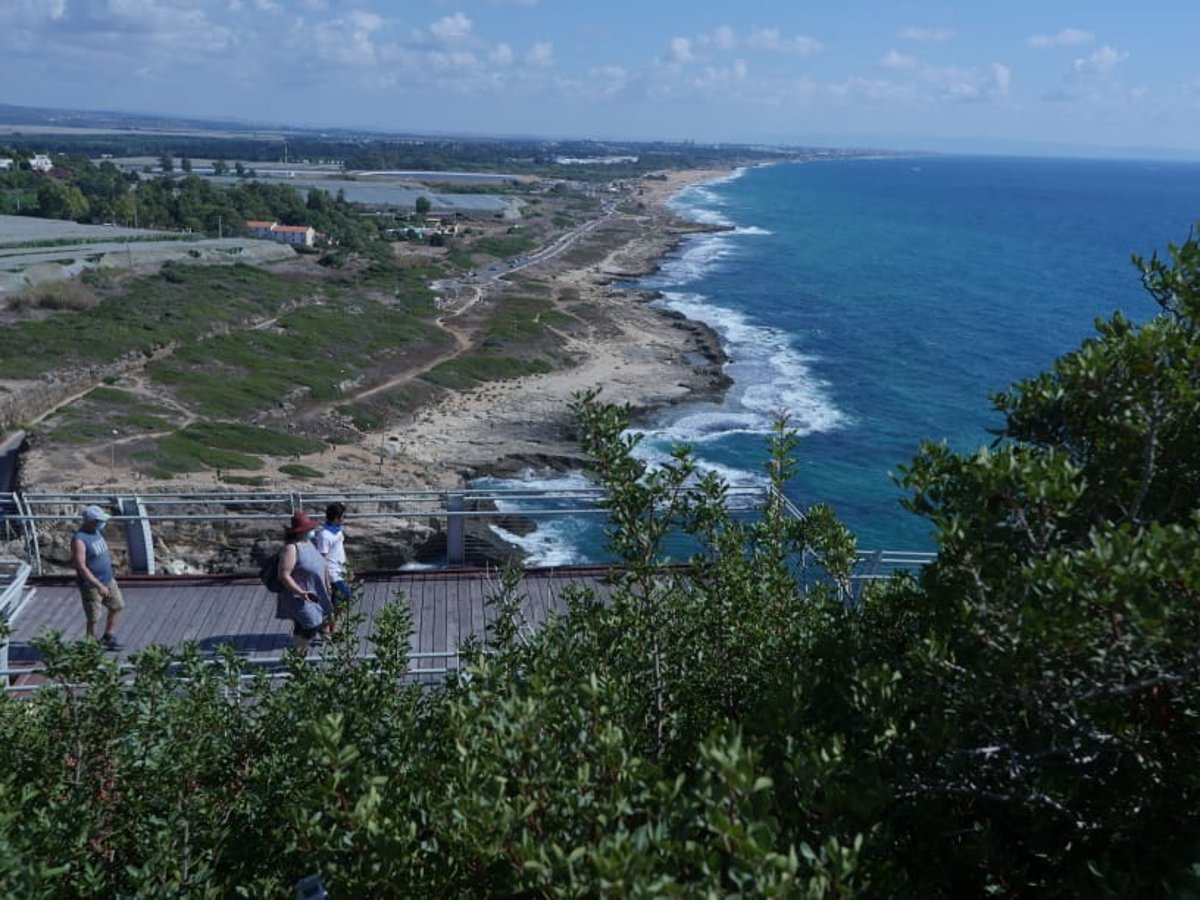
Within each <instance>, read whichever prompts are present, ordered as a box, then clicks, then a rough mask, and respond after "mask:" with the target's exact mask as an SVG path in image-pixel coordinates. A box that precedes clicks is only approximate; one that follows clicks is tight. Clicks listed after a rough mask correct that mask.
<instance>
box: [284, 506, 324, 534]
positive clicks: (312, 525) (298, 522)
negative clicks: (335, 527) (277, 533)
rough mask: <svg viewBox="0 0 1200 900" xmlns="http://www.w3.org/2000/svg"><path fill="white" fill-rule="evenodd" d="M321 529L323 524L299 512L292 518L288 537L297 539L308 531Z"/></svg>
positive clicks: (288, 528)
mask: <svg viewBox="0 0 1200 900" xmlns="http://www.w3.org/2000/svg"><path fill="white" fill-rule="evenodd" d="M320 527H321V523H320V522H318V521H317V520H316V519H314V518H313V517H312V516H310V515H309V514H308V513H305V512H298V513H296V514H295V515H294V516H292V521H291V522H290V523H289V524H288V527H287V535H288V537H296V536H297V535H301V534H304V533H305V532H307V531H315V530H316V529H318V528H320Z"/></svg>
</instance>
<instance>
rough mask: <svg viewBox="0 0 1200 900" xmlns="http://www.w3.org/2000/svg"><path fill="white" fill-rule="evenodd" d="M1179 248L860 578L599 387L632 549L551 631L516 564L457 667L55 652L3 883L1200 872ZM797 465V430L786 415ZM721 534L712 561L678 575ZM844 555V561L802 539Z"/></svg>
mask: <svg viewBox="0 0 1200 900" xmlns="http://www.w3.org/2000/svg"><path fill="white" fill-rule="evenodd" d="M1172 253H1173V258H1172V260H1171V263H1170V265H1166V264H1163V263H1161V262H1159V261H1158V260H1152V261H1151V262H1150V263H1149V264H1146V265H1143V270H1144V273H1145V280H1146V283H1147V287H1148V288H1149V289H1150V290H1151V292H1152V293H1153V294H1154V296H1155V297H1156V298H1157V299H1158V300H1159V302H1160V303H1161V304H1162V307H1163V313H1162V315H1160V316H1159V317H1157V318H1155V319H1154V320H1152V321H1150V322H1148V323H1147V324H1145V325H1144V326H1140V327H1135V326H1133V325H1131V324H1129V323H1128V322H1125V321H1124V320H1123V319H1121V318H1119V317H1118V318H1116V319H1114V320H1113V321H1112V322H1108V323H1101V325H1100V327H1099V334H1098V337H1097V338H1096V339H1094V340H1093V341H1089V342H1088V343H1087V344H1085V345H1084V347H1082V348H1081V349H1080V350H1079V351H1077V352H1076V353H1073V354H1070V355H1068V356H1067V357H1064V359H1063V360H1060V361H1059V363H1058V364H1056V366H1055V368H1054V371H1053V372H1051V373H1047V374H1046V375H1044V376H1042V377H1040V378H1037V379H1033V380H1031V381H1029V382H1026V383H1023V384H1020V385H1017V386H1015V387H1014V389H1013V390H1012V391H1011V392H1010V393H1007V394H1004V395H1000V396H998V397H997V398H996V401H995V402H996V404H997V406H998V408H999V409H1000V410H1001V411H1002V412H1003V413H1004V414H1005V416H1006V427H1005V429H1004V433H1003V434H1002V435H1001V439H1000V440H999V441H998V443H997V445H996V446H995V447H993V448H992V449H991V450H988V451H986V452H983V451H981V452H979V453H976V454H971V455H968V456H961V455H956V454H952V453H950V452H949V451H948V450H946V449H945V448H944V447H940V446H933V445H930V446H927V447H925V448H923V450H922V452H921V454H920V455H919V456H918V457H917V458H916V459H915V460H914V461H913V462H912V464H911V465H910V466H909V467H907V468H906V469H905V471H904V474H903V481H904V483H905V485H906V486H907V487H908V489H909V490H910V492H911V493H910V497H909V499H908V501H907V503H908V504H909V506H910V507H911V508H913V509H914V510H916V511H918V512H920V513H922V514H923V515H926V516H928V517H929V519H930V521H931V523H932V525H933V527H934V528H935V529H936V533H937V536H938V540H939V543H940V547H941V550H940V553H939V555H938V559H937V561H936V562H935V563H934V564H932V565H931V566H929V567H928V568H927V569H926V571H924V572H923V573H921V574H920V577H919V578H913V577H902V578H898V579H896V580H894V581H892V582H890V583H887V584H883V585H877V586H875V587H873V588H872V589H871V590H869V591H866V592H865V593H863V594H861V595H858V596H856V595H855V594H854V593H853V592H851V590H850V580H849V576H850V571H851V564H852V561H853V558H854V551H855V547H854V541H853V538H852V536H851V535H849V534H848V533H847V532H846V530H845V529H844V528H843V527H842V526H840V525H839V523H838V522H837V521H836V519H835V518H834V517H833V515H832V514H831V513H830V512H829V511H828V510H826V509H823V508H817V509H814V510H810V511H809V514H808V516H807V517H806V518H804V519H802V520H794V519H791V518H789V517H787V516H786V515H785V514H784V510H783V509H782V506H781V504H780V503H779V502H778V500H770V501H768V502H767V504H766V506H765V507H764V509H763V510H762V516H761V518H760V519H759V520H758V521H757V522H755V523H750V524H747V523H745V522H742V521H735V520H733V519H731V518H730V516H729V515H728V514H727V512H726V510H725V506H724V504H723V502H722V500H723V497H724V490H725V489H724V486H723V485H722V484H721V483H720V482H719V481H718V480H717V479H715V478H712V477H706V478H699V477H698V475H697V472H696V470H695V466H694V463H693V461H692V459H691V457H690V456H689V454H688V453H686V452H684V451H680V452H679V453H677V454H676V456H675V457H674V458H673V459H672V461H671V462H670V464H668V465H666V466H663V467H661V468H658V469H655V470H653V471H647V470H646V469H645V467H644V466H643V465H642V464H641V463H639V462H638V461H637V459H636V458H635V456H634V453H633V450H634V446H635V445H636V441H637V439H636V437H632V436H629V435H628V434H627V433H626V432H625V425H626V419H625V416H624V414H623V411H622V410H619V409H615V408H613V407H610V406H605V405H602V404H599V403H598V402H597V401H596V398H595V397H594V396H588V397H582V398H580V400H579V402H578V409H577V412H578V415H579V419H580V426H581V427H580V432H581V436H582V437H581V442H582V444H583V447H584V449H585V450H586V451H587V452H588V453H589V454H590V455H591V456H592V457H593V459H594V460H595V465H596V476H597V478H598V479H599V480H600V481H601V482H602V483H603V484H604V485H605V487H606V488H607V489H608V493H609V497H610V500H609V509H610V512H611V519H612V523H613V524H612V529H611V533H610V535H609V538H610V544H611V546H612V548H613V550H614V551H616V552H617V553H618V554H619V555H620V556H621V558H622V559H623V560H624V561H625V563H626V568H625V570H624V574H623V576H622V577H621V580H620V583H619V584H618V585H616V589H615V591H614V594H613V598H612V600H611V602H610V603H607V604H600V603H598V602H597V601H596V600H595V598H594V597H591V596H589V595H587V594H585V593H578V594H577V595H575V596H572V597H571V598H570V614H569V615H568V616H565V617H563V618H561V619H558V620H554V621H552V622H550V623H549V624H548V625H547V626H546V627H545V628H543V629H541V630H540V631H539V632H537V633H536V634H530V633H529V631H528V629H526V628H524V627H523V623H522V622H521V621H520V616H519V609H520V602H519V600H520V598H519V597H517V596H516V594H515V585H516V577H515V575H514V574H512V573H510V574H509V576H508V577H507V578H506V580H505V582H504V584H503V586H502V588H501V589H500V590H499V591H498V594H497V596H496V597H495V598H493V602H494V604H495V611H496V614H497V615H496V619H495V624H494V625H493V627H492V630H491V632H490V633H489V635H488V638H487V640H486V641H485V642H482V643H481V644H480V645H479V646H476V647H473V648H470V649H469V651H468V654H467V656H468V658H469V661H470V663H469V665H468V667H467V668H466V669H465V670H464V671H463V672H462V673H461V675H460V676H459V677H456V678H452V679H451V680H450V681H449V682H448V683H446V684H445V685H443V686H440V687H437V688H427V689H421V688H418V687H413V686H409V687H405V686H403V680H404V672H405V669H406V667H407V659H406V652H407V647H408V632H409V624H410V623H409V620H408V617H407V613H406V611H405V607H404V604H402V603H399V604H395V605H394V606H393V607H392V608H391V609H390V611H389V613H388V615H387V616H386V617H384V619H383V620H381V622H380V623H379V626H378V629H377V634H376V642H377V654H378V656H377V659H375V660H373V661H371V662H370V663H367V662H364V661H359V660H355V659H353V658H351V657H350V655H349V653H350V651H349V648H348V647H347V646H344V645H336V644H335V646H334V648H333V649H332V651H331V652H330V653H329V654H327V655H328V656H330V657H331V659H330V661H329V662H327V663H325V664H323V665H322V666H321V667H319V668H309V667H307V666H306V665H305V664H304V663H303V662H302V661H301V660H299V659H294V660H292V661H291V663H290V667H289V674H290V676H291V677H290V679H289V680H288V681H287V682H286V683H284V684H280V685H276V686H271V685H268V684H267V683H266V682H265V680H262V679H261V678H260V679H259V680H256V681H255V680H251V681H246V680H245V679H242V678H240V677H239V675H240V673H239V669H238V663H237V661H236V660H234V659H233V658H232V657H224V658H222V659H221V660H220V661H219V663H218V664H216V665H214V664H213V663H212V661H206V660H204V659H201V657H200V655H199V654H198V653H197V652H196V651H195V650H186V651H184V652H182V653H181V654H179V655H178V656H177V657H174V658H173V657H171V656H170V655H169V654H168V653H167V652H166V651H160V650H154V651H148V652H146V653H144V654H142V655H141V656H140V658H139V659H138V663H137V665H138V670H137V674H136V678H135V679H134V680H133V683H132V684H131V685H128V686H126V685H123V684H121V683H120V681H119V679H118V677H117V674H116V673H115V672H114V671H113V669H112V668H111V666H110V665H109V664H108V663H106V662H105V661H104V660H103V659H102V658H101V654H100V653H99V652H98V651H97V650H95V649H92V648H89V647H87V646H83V645H80V646H63V645H61V644H60V643H58V642H57V641H55V640H54V639H53V638H50V639H47V640H46V642H45V644H44V648H43V649H44V653H45V655H46V657H47V659H48V660H49V662H50V667H51V674H52V677H53V679H54V680H55V681H56V683H57V684H58V685H59V686H58V687H52V688H48V689H45V690H43V691H42V692H40V693H39V694H37V695H36V696H35V697H33V698H31V699H26V700H14V699H11V698H6V699H4V700H3V701H0V738H2V739H0V884H3V885H5V888H6V890H7V892H8V893H11V894H14V895H18V896H40V895H65V896H70V895H95V894H102V895H111V894H125V895H131V894H132V895H154V896H160V895H162V896H170V895H197V896H200V895H210V896H229V895H235V896H237V895H241V896H282V895H288V894H289V893H290V892H291V890H292V885H294V883H295V882H296V881H297V880H298V879H300V878H302V877H304V876H306V875H308V874H311V873H319V874H320V875H321V877H322V878H323V880H324V882H325V884H326V885H327V886H328V887H329V889H330V891H331V893H332V894H333V895H334V896H377V895H378V896H399V895H404V896H409V895H417V896H443V895H460V894H466V895H472V894H498V895H511V894H545V895H551V896H565V895H588V896H595V895H606V896H608V895H613V896H627V895H638V896H645V895H655V894H666V895H688V896H690V895H693V894H703V895H738V894H740V895H760V894H761V895H768V896H770V895H779V896H812V897H836V896H886V897H892V896H945V897H957V896H978V895H984V894H1002V895H1036V896H1039V897H1040V896H1079V895H1101V896H1120V897H1129V896H1156V895H1158V896H1169V895H1175V896H1178V895H1181V894H1183V895H1186V894H1187V892H1188V891H1189V890H1190V891H1192V892H1193V894H1192V895H1195V892H1196V891H1197V889H1198V885H1197V880H1196V870H1195V864H1196V862H1197V853H1196V847H1197V846H1198V840H1200V820H1198V816H1197V812H1196V807H1197V790H1198V784H1197V781H1198V780H1200V759H1197V754H1198V752H1200V749H1198V748H1200V734H1198V733H1197V723H1198V722H1200V702H1198V701H1200V697H1198V692H1197V676H1198V674H1200V641H1198V638H1200V634H1198V630H1197V628H1198V625H1200V622H1198V617H1200V602H1198V601H1200V537H1198V534H1200V517H1198V512H1197V510H1198V509H1200V468H1198V466H1200V464H1198V463H1197V460H1200V446H1197V444H1198V442H1200V436H1198V432H1197V428H1196V424H1197V422H1200V358H1198V356H1200V350H1198V348H1197V342H1196V334H1197V328H1196V324H1197V321H1198V319H1197V316H1198V312H1200V309H1198V303H1200V301H1198V299H1197V298H1198V296H1200V272H1198V265H1197V264H1198V262H1200V248H1198V247H1197V245H1196V244H1195V242H1193V241H1189V242H1188V243H1187V244H1185V245H1184V246H1183V247H1182V248H1173V250H1172ZM771 447H772V458H771V464H770V466H769V472H770V474H771V477H772V479H773V480H774V481H775V483H776V486H777V487H781V486H782V484H783V483H784V482H785V481H786V479H787V478H788V476H789V474H790V472H791V468H792V466H793V462H792V454H793V451H794V449H795V439H794V438H793V437H792V436H791V435H790V434H789V433H788V431H787V429H786V427H785V425H784V424H783V423H781V425H780V427H779V429H778V431H777V433H776V434H775V435H774V438H773V440H772V442H771ZM680 528H682V529H685V530H687V531H688V532H690V533H691V534H692V535H693V537H694V539H695V542H696V547H697V552H696V555H695V557H694V559H693V560H691V562H692V565H691V566H690V567H689V568H688V569H686V570H681V569H678V568H674V567H668V566H665V565H664V564H663V563H664V561H665V551H664V540H665V538H666V536H667V535H668V534H669V533H671V532H672V531H674V530H677V529H680ZM805 559H809V560H811V559H820V560H821V566H820V568H819V569H812V570H808V569H805V568H803V567H802V566H800V565H798V561H799V560H805Z"/></svg>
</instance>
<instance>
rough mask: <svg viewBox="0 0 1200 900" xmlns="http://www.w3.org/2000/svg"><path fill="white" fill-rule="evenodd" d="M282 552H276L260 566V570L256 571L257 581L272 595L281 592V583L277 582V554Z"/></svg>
mask: <svg viewBox="0 0 1200 900" xmlns="http://www.w3.org/2000/svg"><path fill="white" fill-rule="evenodd" d="M282 552H283V551H282V550H276V551H275V552H274V553H272V554H271V555H270V556H268V557H267V558H266V560H265V561H264V562H263V564H262V568H261V569H259V570H258V580H259V581H261V582H262V583H263V587H265V588H266V589H267V590H268V591H270V592H271V593H272V594H280V593H282V592H283V582H282V581H280V580H279V554H280V553H282Z"/></svg>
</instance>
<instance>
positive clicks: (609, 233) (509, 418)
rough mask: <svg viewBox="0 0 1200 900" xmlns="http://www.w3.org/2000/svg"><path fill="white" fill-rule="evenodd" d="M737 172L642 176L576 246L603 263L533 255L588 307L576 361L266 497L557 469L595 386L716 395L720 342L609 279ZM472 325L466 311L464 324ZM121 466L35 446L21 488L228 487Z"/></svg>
mask: <svg viewBox="0 0 1200 900" xmlns="http://www.w3.org/2000/svg"><path fill="white" fill-rule="evenodd" d="M729 173H730V170H729V169H719V170H691V171H677V172H669V173H665V175H662V176H659V177H655V178H648V179H645V180H643V181H640V182H638V183H637V184H636V185H635V186H633V187H632V188H631V197H627V198H626V199H627V202H625V203H624V204H623V206H622V211H614V212H612V213H610V214H609V215H608V216H607V217H605V219H604V220H602V221H600V222H597V223H596V226H597V227H595V228H594V229H591V230H588V231H586V232H585V233H583V234H581V235H580V237H579V238H578V242H579V244H580V245H581V246H584V247H585V249H586V242H589V241H590V242H594V243H593V246H601V247H603V249H604V255H603V256H602V257H599V262H597V261H596V259H597V257H596V256H595V254H594V253H593V254H592V256H591V257H590V258H589V259H588V262H587V263H586V264H584V265H580V264H577V263H572V262H570V258H571V254H569V253H562V254H559V255H558V256H554V257H552V258H547V259H544V260H540V259H539V260H538V261H537V262H536V263H534V264H531V265H529V266H527V267H525V269H524V270H523V271H522V272H521V273H520V274H521V276H522V277H523V278H526V279H532V280H534V281H537V282H539V283H541V284H543V285H545V286H546V287H547V290H548V291H549V292H550V293H552V294H553V295H554V296H556V297H561V298H569V303H570V308H571V309H573V310H576V311H582V312H583V313H584V315H585V317H586V320H587V322H588V323H589V327H588V329H587V331H586V333H582V334H579V333H573V334H571V335H569V336H567V335H564V338H565V351H566V353H567V354H569V356H570V359H571V362H572V365H571V366H570V367H567V368H562V369H559V370H557V371H553V372H550V373H547V374H541V375H535V376H526V377H522V378H517V379H513V380H509V381H493V382H487V383H484V384H481V385H479V386H478V387H476V388H475V389H473V390H467V391H441V392H438V393H437V394H436V395H435V396H434V398H433V399H432V401H431V402H429V403H426V404H425V405H424V406H422V407H420V408H418V409H417V410H415V411H414V412H411V413H410V414H408V415H407V416H406V417H404V418H402V419H400V420H397V421H395V422H392V423H390V424H389V425H388V426H387V427H386V428H385V429H384V430H383V431H382V433H380V432H374V433H371V434H365V435H363V437H362V438H361V440H360V441H359V442H358V443H351V444H346V445H339V446H338V447H337V448H336V449H335V448H327V449H326V450H325V451H324V452H322V453H320V454H314V455H313V456H311V457H301V458H300V459H298V460H297V461H298V462H300V463H303V464H305V465H308V466H310V467H311V468H312V469H315V470H318V471H320V472H322V473H323V477H322V478H320V479H313V478H309V479H304V480H300V479H296V480H294V481H293V480H292V479H291V478H289V477H288V476H287V475H285V474H283V473H279V474H275V475H272V476H271V487H272V489H276V490H293V489H294V490H312V489H320V490H332V491H338V490H342V491H351V490H358V489H375V488H387V489H398V490H401V489H405V488H442V487H452V486H457V485H460V484H462V483H463V481H464V480H465V479H467V478H470V477H473V476H476V475H480V474H501V475H515V474H518V473H520V472H522V471H524V470H527V469H531V470H534V471H546V470H556V471H562V470H565V469H570V468H575V467H578V465H580V464H581V463H582V460H581V459H580V458H579V455H578V449H577V448H576V446H575V445H574V443H573V442H572V440H571V439H570V433H571V430H572V427H573V422H572V420H571V414H570V402H571V398H572V396H574V395H575V394H576V393H578V392H580V391H583V390H588V389H593V388H596V389H599V390H600V392H601V397H602V399H605V400H608V401H612V402H616V403H628V404H631V405H632V406H633V407H634V408H635V409H636V410H637V411H639V412H641V413H648V412H650V411H652V410H653V409H655V408H659V407H662V406H666V405H669V404H675V403H679V402H683V401H686V400H688V399H699V398H702V397H712V396H716V395H719V394H720V392H721V391H722V390H723V389H724V387H725V384H726V380H725V376H724V374H723V372H722V363H723V361H724V357H723V354H722V352H721V350H720V346H719V342H718V340H717V338H716V336H715V334H713V332H712V331H711V330H710V329H708V328H707V326H704V325H702V324H701V323H696V322H690V321H688V320H686V319H683V318H682V317H680V316H678V315H677V314H673V313H671V312H669V311H665V310H660V309H657V308H655V307H653V306H651V305H650V303H649V302H648V301H649V299H650V298H649V297H648V296H647V295H646V294H645V292H641V291H637V290H631V289H629V288H626V287H620V286H617V285H615V284H614V282H617V281H621V280H622V279H624V280H628V279H629V278H631V277H633V276H636V275H638V274H646V273H649V272H652V271H654V270H655V269H656V267H657V265H658V263H659V261H660V260H661V259H662V257H663V256H664V254H666V253H667V252H669V251H670V250H671V249H672V248H673V247H675V246H676V245H677V244H678V243H679V241H680V240H681V239H682V237H683V236H685V235H686V234H687V233H689V232H694V231H697V230H703V226H698V225H696V224H695V223H689V222H686V221H683V220H681V219H680V218H679V217H678V216H676V215H675V214H674V213H673V212H672V211H671V210H670V208H669V206H668V201H669V200H670V198H671V197H673V196H674V195H675V194H676V193H678V192H679V191H680V190H681V189H683V188H684V187H686V186H687V185H689V184H693V183H697V182H704V181H711V180H714V179H717V178H721V177H724V176H726V175H728V174H729ZM629 201H632V202H629ZM631 209H632V210H633V211H630V210H631ZM512 289H513V288H512V287H511V285H510V283H509V282H508V281H506V280H504V279H500V280H496V281H494V282H491V283H490V284H488V285H486V286H485V287H484V288H483V289H482V291H479V292H476V293H477V296H475V297H474V299H473V302H474V303H480V304H486V303H502V302H503V300H504V296H505V293H506V291H509V290H512ZM463 312H466V311H465V310H464V311H463ZM456 315H458V311H456V310H455V309H453V308H451V309H449V311H448V312H447V315H446V316H444V317H443V318H444V319H445V325H446V326H447V328H448V330H449V329H452V328H453V327H454V324H455V323H454V317H455V316H456ZM466 319H467V316H465V315H464V316H463V318H462V320H461V321H466ZM467 333H468V330H464V331H463V334H467ZM400 375H401V377H405V376H404V375H403V373H400ZM408 377H413V376H411V375H410V376H408ZM121 463H122V461H121V459H120V458H119V456H118V458H116V459H115V460H114V457H113V455H112V451H111V449H109V448H108V447H107V445H106V446H105V447H99V448H97V447H91V448H81V447H78V446H76V447H73V448H72V447H45V446H42V445H39V443H38V442H37V441H36V440H34V441H33V443H32V445H31V446H30V448H29V449H28V450H27V451H26V453H25V454H24V455H23V458H22V461H21V469H20V489H22V490H66V491H87V490H96V489H99V490H105V489H107V488H110V487H111V485H112V484H113V482H114V480H115V481H116V482H117V483H126V484H128V483H130V482H132V481H137V483H140V484H141V485H143V486H144V487H145V488H146V489H150V490H155V489H157V490H163V489H166V490H171V491H194V490H213V489H219V488H220V487H221V483H220V482H219V481H218V476H217V473H204V474H199V475H198V476H191V477H186V478H177V479H173V480H172V481H170V482H164V483H161V484H158V485H154V483H153V482H148V481H147V480H146V479H135V478H134V477H133V473H132V471H131V470H127V471H124V472H123V471H122V469H123V466H122V464H121Z"/></svg>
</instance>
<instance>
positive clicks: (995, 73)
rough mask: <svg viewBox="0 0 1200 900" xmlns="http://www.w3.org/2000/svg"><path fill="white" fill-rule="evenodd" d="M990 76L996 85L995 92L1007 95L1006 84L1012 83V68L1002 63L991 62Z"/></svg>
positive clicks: (1002, 95) (1003, 95)
mask: <svg viewBox="0 0 1200 900" xmlns="http://www.w3.org/2000/svg"><path fill="white" fill-rule="evenodd" d="M992 78H993V79H994V82H995V86H996V93H997V94H999V95H1000V96H1001V97H1007V96H1008V86H1009V84H1011V83H1012V69H1010V68H1009V67H1008V66H1006V65H1004V63H992Z"/></svg>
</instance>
